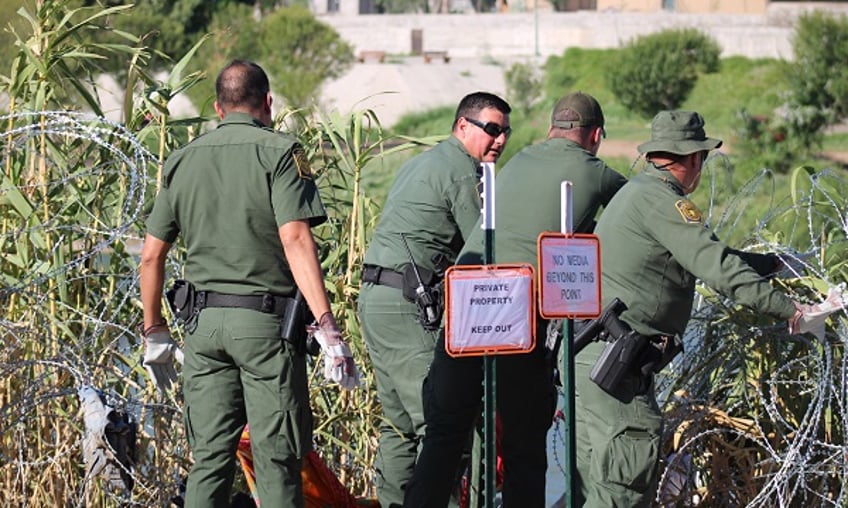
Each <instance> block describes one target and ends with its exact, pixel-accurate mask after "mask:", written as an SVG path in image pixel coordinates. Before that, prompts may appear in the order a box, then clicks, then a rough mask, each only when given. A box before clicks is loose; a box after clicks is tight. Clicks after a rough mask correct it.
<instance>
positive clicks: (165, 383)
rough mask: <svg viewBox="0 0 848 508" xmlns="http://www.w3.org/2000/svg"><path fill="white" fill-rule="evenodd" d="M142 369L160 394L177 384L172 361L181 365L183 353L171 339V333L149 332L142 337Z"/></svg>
mask: <svg viewBox="0 0 848 508" xmlns="http://www.w3.org/2000/svg"><path fill="white" fill-rule="evenodd" d="M144 343H145V348H144V361H143V362H142V363H143V364H144V367H145V368H146V369H147V373H148V374H150V377H151V378H153V381H154V382H155V383H156V387H157V388H158V389H159V391H161V392H167V391H168V390H170V389H171V387H172V386H173V385H174V383H176V382H177V371H176V369H174V360H176V361H178V362H179V363H180V365H182V363H183V351H182V349H180V348H179V347H178V346H177V343H176V342H174V339H172V338H171V332H169V331H167V330H164V331H161V332H151V333H148V334H147V336H145V337H144Z"/></svg>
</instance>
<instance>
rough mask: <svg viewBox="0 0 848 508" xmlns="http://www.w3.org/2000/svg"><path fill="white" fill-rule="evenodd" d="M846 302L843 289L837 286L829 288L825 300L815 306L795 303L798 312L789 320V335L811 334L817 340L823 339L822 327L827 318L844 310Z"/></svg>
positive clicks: (847, 300)
mask: <svg viewBox="0 0 848 508" xmlns="http://www.w3.org/2000/svg"><path fill="white" fill-rule="evenodd" d="M846 302H848V299H847V298H846V295H845V293H844V288H842V287H840V286H837V287H832V288H830V291H829V292H828V293H827V299H826V300H825V301H823V302H822V303H818V304H815V305H806V304H803V303H798V302H795V308H796V309H798V311H797V312H796V313H795V315H794V316H792V319H790V320H789V333H792V334H797V333H807V332H809V333H812V334H813V335H815V336H816V338H818V339H819V340H823V339H824V325H825V320H827V317H828V316H829V315H831V314H833V313H834V312H836V311H838V310H841V309H844V308H845V304H846Z"/></svg>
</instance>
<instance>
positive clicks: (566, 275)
mask: <svg viewBox="0 0 848 508" xmlns="http://www.w3.org/2000/svg"><path fill="white" fill-rule="evenodd" d="M600 250H601V245H600V242H599V241H598V237H597V236H595V235H570V236H569V235H565V234H561V233H542V234H540V235H539V239H538V251H537V254H538V257H539V260H538V261H539V284H538V285H539V313H540V314H541V315H542V317H544V318H548V319H552V318H584V317H585V318H594V317H598V316H599V315H600V314H601V270H600V266H601V253H600Z"/></svg>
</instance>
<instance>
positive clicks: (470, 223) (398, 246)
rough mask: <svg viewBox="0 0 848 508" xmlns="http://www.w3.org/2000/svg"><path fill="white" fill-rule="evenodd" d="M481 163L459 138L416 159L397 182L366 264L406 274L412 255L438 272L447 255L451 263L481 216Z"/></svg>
mask: <svg viewBox="0 0 848 508" xmlns="http://www.w3.org/2000/svg"><path fill="white" fill-rule="evenodd" d="M478 167H479V162H478V161H477V160H476V159H474V158H473V157H471V155H470V154H469V153H468V151H466V150H465V147H464V146H463V145H462V143H461V142H460V141H459V140H458V139H456V137H454V136H450V137H448V138H447V139H446V140H444V141H442V142H441V143H439V144H437V145H436V146H434V147H433V148H431V149H430V150H428V151H426V152H424V153H422V154H420V155H418V156H416V157H414V158H412V159H410V160H409V161H407V162H406V164H404V165H403V166H402V167H401V168H400V169H399V170H398V174H397V176H396V177H395V180H394V183H393V184H392V188H391V189H390V190H389V195H388V197H387V198H386V204H385V206H384V207H383V212H382V214H381V216H380V223H379V224H378V225H377V229H376V230H375V231H374V236H373V237H372V238H371V243H370V245H369V246H368V251H367V252H366V253H365V264H369V265H378V266H382V267H384V268H389V269H391V270H395V271H400V270H401V267H402V266H403V265H407V264H409V255H408V254H407V252H406V248H405V247H404V245H403V240H402V239H401V236H400V234H401V233H403V234H404V236H405V237H406V241H407V243H408V244H409V248H410V250H412V257H413V258H414V259H415V264H417V265H418V266H421V267H425V268H427V269H430V270H433V269H434V266H433V261H432V257H433V256H434V255H435V254H438V253H441V254H443V255H444V256H446V258H447V261H448V262H449V263H451V264H453V262H454V261H455V260H456V255H457V253H459V250H460V249H461V248H462V244H463V243H464V241H465V239H466V238H468V234H469V233H470V232H471V229H472V228H473V227H474V223H475V222H476V221H477V219H478V218H479V217H480V206H481V202H480V194H479V191H478V189H477V184H478V183H479V181H480V179H479V174H478Z"/></svg>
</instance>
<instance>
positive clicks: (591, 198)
mask: <svg viewBox="0 0 848 508" xmlns="http://www.w3.org/2000/svg"><path fill="white" fill-rule="evenodd" d="M492 134H494V132H492ZM603 135H604V115H603V112H602V111H601V106H600V105H599V104H598V101H596V100H595V99H594V98H593V97H591V96H590V95H587V94H584V93H580V92H577V93H572V94H569V95H566V96H565V97H563V98H562V99H560V101H559V102H557V104H556V106H555V107H554V109H553V112H552V114H551V126H550V129H549V131H548V139H547V140H545V141H543V142H541V143H538V144H535V145H531V146H528V147H526V148H524V149H523V150H521V151H520V152H519V153H518V154H516V155H515V156H514V157H513V158H512V159H510V161H509V163H508V164H507V165H506V166H504V168H503V169H502V170H501V171H500V173H499V174H498V178H497V182H496V185H495V192H496V198H495V202H496V203H497V204H498V208H497V210H496V223H497V226H498V228H497V234H496V235H495V252H496V253H497V261H498V263H533V264H534V265H535V264H536V238H537V237H538V236H539V233H541V232H542V231H559V228H560V182H562V181H563V180H570V181H571V182H572V183H574V203H573V210H572V212H573V216H574V228H575V231H576V232H580V233H585V232H589V231H591V230H592V228H593V226H594V218H595V214H596V213H597V211H598V209H599V208H600V207H601V206H602V205H606V204H607V203H608V202H609V201H610V200H611V199H612V197H613V195H614V194H615V193H616V192H617V191H618V189H620V188H621V187H622V186H623V185H624V183H625V182H626V180H625V178H624V177H623V176H621V175H620V174H618V173H617V172H615V171H614V170H613V169H612V168H610V167H609V166H607V165H606V164H605V163H604V162H603V161H602V160H600V159H598V158H597V157H596V154H597V151H598V147H599V146H600V144H601V139H602V138H603ZM483 236H484V234H483V230H482V229H481V228H480V227H479V225H478V226H477V227H475V228H474V229H473V231H472V233H471V236H470V237H469V238H468V240H467V241H466V243H465V246H464V247H463V249H462V251H461V252H460V255H459V259H458V261H457V263H458V264H468V265H476V264H482V262H483V251H484V250H483V247H484V246H483V239H484V238H483ZM537 327H538V328H537V332H536V333H537V337H538V339H537V341H536V344H537V347H536V348H535V349H534V350H533V351H531V352H530V353H529V354H521V355H506V356H502V357H500V358H499V359H498V367H497V387H498V402H497V403H498V415H499V417H500V420H501V424H502V433H501V450H502V451H501V454H502V456H503V461H504V483H503V505H504V506H505V507H507V508H510V507H519V506H520V507H538V508H542V507H544V506H545V471H546V470H547V448H546V438H547V433H548V427H550V425H551V421H552V418H553V412H554V407H555V402H556V392H555V390H554V385H553V381H552V380H553V367H552V361H551V359H550V358H549V357H548V356H549V355H547V354H546V351H545V347H544V345H545V340H544V337H545V334H546V332H547V321H545V320H543V319H541V317H540V316H538V317H537ZM482 378H483V366H482V359H480V358H452V357H450V356H448V354H447V353H446V352H445V347H444V339H443V338H440V339H439V343H438V345H437V346H436V352H435V355H434V358H433V365H432V366H431V367H430V373H429V374H428V375H427V380H426V381H425V383H424V400H425V404H426V407H427V408H428V411H427V433H426V435H425V436H424V445H423V448H422V450H421V455H420V456H419V458H418V464H417V465H416V469H415V474H414V475H413V478H412V481H411V482H410V484H409V488H408V489H407V495H406V505H405V506H408V507H415V508H421V507H444V506H446V505H447V503H448V498H449V496H450V492H451V489H452V487H453V478H454V476H455V475H456V469H457V467H458V465H459V463H460V460H461V456H462V450H463V446H464V445H465V442H466V440H467V439H468V435H469V434H470V433H471V430H472V429H473V427H474V422H475V418H476V417H477V415H478V414H479V413H480V406H481V403H482V402H481V401H482V395H483V393H482V380H483V379H482Z"/></svg>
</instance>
